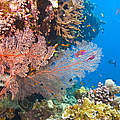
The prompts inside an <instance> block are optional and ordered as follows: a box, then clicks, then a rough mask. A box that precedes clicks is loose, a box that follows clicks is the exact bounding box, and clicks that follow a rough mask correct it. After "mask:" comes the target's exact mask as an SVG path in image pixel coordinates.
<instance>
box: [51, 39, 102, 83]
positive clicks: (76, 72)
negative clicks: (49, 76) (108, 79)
mask: <svg viewBox="0 0 120 120" xmlns="http://www.w3.org/2000/svg"><path fill="white" fill-rule="evenodd" d="M81 51H85V52H84V53H79V52H81ZM76 54H77V55H78V56H76ZM101 56H102V52H101V49H100V48H97V45H96V44H93V43H92V42H89V43H87V42H85V41H82V42H81V43H79V44H78V45H77V47H74V46H73V47H72V48H67V50H65V54H64V55H63V57H62V58H61V59H60V60H57V61H55V63H54V64H53V65H51V66H50V67H51V70H52V71H53V72H52V73H53V74H55V75H56V76H59V78H62V80H64V82H65V83H67V82H70V81H68V80H70V79H72V78H75V77H79V78H80V79H82V78H84V77H85V71H88V72H93V71H95V70H96V68H97V66H98V64H99V63H100V58H101ZM91 57H92V58H91ZM90 59H91V60H90ZM72 82H74V81H72V80H71V82H70V84H71V83H72Z"/></svg>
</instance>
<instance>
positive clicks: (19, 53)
mask: <svg viewBox="0 0 120 120" xmlns="http://www.w3.org/2000/svg"><path fill="white" fill-rule="evenodd" d="M36 39H37V41H36ZM1 42H2V43H1V44H0V64H1V66H0V70H1V71H0V75H3V76H4V77H5V76H6V74H9V75H10V76H9V78H8V79H6V77H5V78H4V79H6V80H5V81H4V83H3V90H2V91H1V94H2V93H5V91H6V89H9V91H10V92H11V93H12V95H13V96H12V98H14V96H15V94H16V93H17V91H18V86H19V85H18V83H19V82H18V83H17V82H16V75H18V76H20V77H26V76H28V73H29V71H30V70H31V69H34V70H39V68H40V67H43V66H46V65H47V64H48V60H49V59H50V58H51V57H52V56H53V54H54V50H55V49H54V47H52V46H49V47H47V45H46V41H45V38H44V37H43V36H40V35H39V36H36V37H35V36H34V34H33V32H32V30H31V29H29V26H28V27H27V28H26V29H25V30H24V31H19V30H18V31H16V32H15V34H14V35H13V36H7V37H5V38H4V39H2V41H1ZM12 84H13V85H12ZM13 87H14V88H13Z"/></svg>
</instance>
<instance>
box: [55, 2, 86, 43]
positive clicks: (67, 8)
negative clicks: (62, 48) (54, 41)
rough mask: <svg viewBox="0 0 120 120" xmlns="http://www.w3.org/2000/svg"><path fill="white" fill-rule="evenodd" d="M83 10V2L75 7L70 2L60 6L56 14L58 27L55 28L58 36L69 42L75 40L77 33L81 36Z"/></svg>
mask: <svg viewBox="0 0 120 120" xmlns="http://www.w3.org/2000/svg"><path fill="white" fill-rule="evenodd" d="M83 9H84V6H83V1H81V2H80V4H75V5H71V4H70V2H67V1H66V2H64V3H63V4H62V5H61V6H59V8H58V10H57V13H56V19H57V25H56V27H55V29H56V31H57V35H59V36H62V37H63V38H64V39H65V40H66V41H68V42H69V41H70V40H74V38H75V31H78V33H79V34H80V28H79V25H80V24H81V23H82V18H83V14H82V11H83Z"/></svg>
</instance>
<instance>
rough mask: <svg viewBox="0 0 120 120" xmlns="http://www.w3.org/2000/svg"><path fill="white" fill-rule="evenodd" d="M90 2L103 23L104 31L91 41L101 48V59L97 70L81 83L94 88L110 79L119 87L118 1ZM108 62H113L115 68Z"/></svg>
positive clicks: (119, 29) (119, 38)
mask: <svg viewBox="0 0 120 120" xmlns="http://www.w3.org/2000/svg"><path fill="white" fill-rule="evenodd" d="M91 2H92V3H93V4H94V7H95V8H94V12H95V14H96V15H97V16H98V17H99V18H100V19H101V20H103V21H104V22H105V24H104V25H103V28H104V31H103V32H100V33H99V34H98V36H97V37H96V38H95V40H93V42H95V43H97V44H98V46H99V47H101V48H103V57H102V59H101V63H100V65H99V67H98V69H97V70H96V71H95V72H93V73H89V74H88V75H86V77H85V78H84V79H83V80H82V82H83V83H84V84H85V86H86V85H87V86H88V87H90V86H91V85H92V86H95V87H96V86H97V84H98V82H99V81H101V82H102V83H104V82H105V80H106V79H109V78H110V79H113V80H114V81H115V83H116V84H117V85H120V12H119V13H118V14H116V13H117V11H118V10H119V8H120V0H91ZM101 14H103V15H104V17H103V16H102V15H101ZM108 61H115V62H116V67H115V66H114V64H110V63H109V62H108Z"/></svg>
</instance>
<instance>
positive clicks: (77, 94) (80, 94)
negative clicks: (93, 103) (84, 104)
mask: <svg viewBox="0 0 120 120" xmlns="http://www.w3.org/2000/svg"><path fill="white" fill-rule="evenodd" d="M87 96H88V91H87V90H86V89H85V88H84V86H82V87H81V88H80V89H77V90H76V91H75V98H76V99H83V98H84V97H87Z"/></svg>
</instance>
